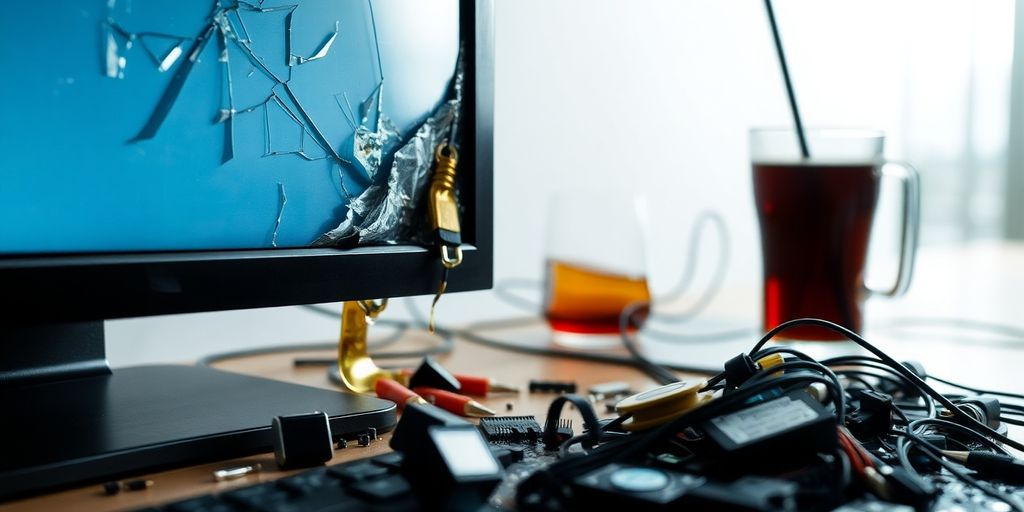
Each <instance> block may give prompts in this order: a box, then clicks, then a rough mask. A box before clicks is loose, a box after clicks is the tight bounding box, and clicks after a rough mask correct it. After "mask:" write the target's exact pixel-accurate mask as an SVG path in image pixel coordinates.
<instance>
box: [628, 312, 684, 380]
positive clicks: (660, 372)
mask: <svg viewBox="0 0 1024 512" xmlns="http://www.w3.org/2000/svg"><path fill="white" fill-rule="evenodd" d="M649 309H650V307H649V304H647V303H634V304H630V305H628V306H626V308H625V309H623V310H622V313H621V314H620V315H619V335H620V337H621V338H622V345H623V346H624V347H626V350H627V351H628V352H629V354H630V355H631V356H633V359H634V360H636V365H637V367H639V368H640V369H641V370H643V371H644V373H646V374H647V375H648V376H650V377H651V378H652V379H654V380H655V382H658V383H659V384H670V383H673V382H677V381H678V380H679V378H678V377H676V375H675V374H674V373H672V372H671V371H670V370H668V369H667V368H665V367H664V366H661V365H659V364H657V363H655V362H653V361H651V360H650V359H647V357H645V356H644V355H643V354H641V353H640V350H639V349H637V348H636V344H635V343H634V342H633V336H632V333H631V330H632V329H633V327H634V326H636V325H637V324H639V322H638V321H637V316H639V315H642V314H645V313H646V312H647V311H649Z"/></svg>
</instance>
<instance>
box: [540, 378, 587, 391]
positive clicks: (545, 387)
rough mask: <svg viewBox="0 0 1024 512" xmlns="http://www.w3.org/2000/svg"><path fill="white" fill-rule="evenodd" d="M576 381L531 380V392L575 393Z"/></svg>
mask: <svg viewBox="0 0 1024 512" xmlns="http://www.w3.org/2000/svg"><path fill="white" fill-rule="evenodd" d="M575 392H576V383H575V382H572V381H557V380H532V379H531V380H530V393H575Z"/></svg>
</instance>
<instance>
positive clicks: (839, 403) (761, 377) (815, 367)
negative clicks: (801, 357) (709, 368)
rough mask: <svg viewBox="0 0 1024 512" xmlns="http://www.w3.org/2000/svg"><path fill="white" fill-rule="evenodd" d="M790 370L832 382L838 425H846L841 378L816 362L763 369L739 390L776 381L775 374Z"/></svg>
mask: <svg viewBox="0 0 1024 512" xmlns="http://www.w3.org/2000/svg"><path fill="white" fill-rule="evenodd" d="M789 370H812V371H816V372H818V373H820V374H822V375H824V376H825V377H828V378H829V380H830V381H831V383H829V384H828V388H829V391H830V392H831V394H832V402H833V405H835V408H836V417H837V419H838V423H839V424H840V425H845V424H846V393H844V392H843V385H842V383H840V382H839V377H837V376H836V374H835V373H833V372H832V370H830V369H829V368H828V367H827V366H824V365H822V364H819V363H818V362H816V361H791V362H786V363H782V364H780V365H776V366H772V367H770V368H766V369H762V370H761V371H759V372H758V373H756V374H755V375H754V376H753V377H751V378H750V379H748V380H747V381H746V382H744V383H743V384H742V385H740V387H739V388H738V389H744V388H745V387H746V386H751V385H754V384H756V383H758V382H762V381H766V380H768V379H774V378H776V375H775V374H776V373H777V372H787V371H789Z"/></svg>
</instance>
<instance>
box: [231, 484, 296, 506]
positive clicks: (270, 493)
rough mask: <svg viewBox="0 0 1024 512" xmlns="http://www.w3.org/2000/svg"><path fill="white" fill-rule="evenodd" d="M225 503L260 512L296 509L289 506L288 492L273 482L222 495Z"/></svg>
mask: <svg viewBox="0 0 1024 512" xmlns="http://www.w3.org/2000/svg"><path fill="white" fill-rule="evenodd" d="M220 497H221V499H223V500H224V501H228V502H231V503H232V504H235V505H238V506H241V507H244V508H247V509H250V510H258V511H266V512H271V511H273V512H285V511H290V510H293V509H294V508H293V507H291V506H289V505H288V503H287V502H288V498H289V496H288V492H287V491H285V490H283V489H278V488H277V487H276V486H275V485H274V483H273V482H267V483H265V484H259V485H254V486H252V487H243V488H241V489H238V490H234V491H230V492H226V493H224V494H221V495H220Z"/></svg>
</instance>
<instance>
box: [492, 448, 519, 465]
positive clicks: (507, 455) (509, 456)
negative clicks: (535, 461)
mask: <svg viewBox="0 0 1024 512" xmlns="http://www.w3.org/2000/svg"><path fill="white" fill-rule="evenodd" d="M491 455H494V458H495V459H498V462H501V465H502V467H506V468H507V467H509V466H511V465H512V464H515V463H516V462H520V461H522V460H523V457H525V453H524V450H523V447H522V446H507V445H506V446H500V445H498V446H491Z"/></svg>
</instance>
